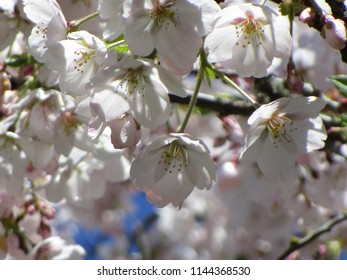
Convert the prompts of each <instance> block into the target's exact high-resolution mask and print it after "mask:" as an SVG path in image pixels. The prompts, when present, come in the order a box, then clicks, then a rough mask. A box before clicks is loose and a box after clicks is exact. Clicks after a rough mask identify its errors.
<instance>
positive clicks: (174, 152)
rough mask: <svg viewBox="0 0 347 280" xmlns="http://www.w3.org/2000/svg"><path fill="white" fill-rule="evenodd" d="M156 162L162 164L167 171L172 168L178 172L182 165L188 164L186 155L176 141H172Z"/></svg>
mask: <svg viewBox="0 0 347 280" xmlns="http://www.w3.org/2000/svg"><path fill="white" fill-rule="evenodd" d="M158 163H159V164H162V165H164V169H165V171H169V173H172V171H173V170H177V171H178V172H180V171H181V169H182V167H187V165H188V155H187V152H186V150H185V149H184V147H182V146H181V145H180V144H179V143H178V141H173V142H172V143H170V144H169V145H168V147H167V149H165V150H164V151H163V153H162V155H161V158H160V160H159V162H158Z"/></svg>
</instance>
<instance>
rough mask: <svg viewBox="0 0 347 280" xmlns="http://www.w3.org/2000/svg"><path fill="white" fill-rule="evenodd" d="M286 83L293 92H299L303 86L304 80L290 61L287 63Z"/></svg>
mask: <svg viewBox="0 0 347 280" xmlns="http://www.w3.org/2000/svg"><path fill="white" fill-rule="evenodd" d="M287 84H288V87H289V89H290V90H291V91H293V92H295V93H300V92H301V91H302V89H303V88H304V80H303V78H302V76H301V74H300V73H299V72H298V70H296V68H295V65H294V63H292V62H289V63H288V65H287Z"/></svg>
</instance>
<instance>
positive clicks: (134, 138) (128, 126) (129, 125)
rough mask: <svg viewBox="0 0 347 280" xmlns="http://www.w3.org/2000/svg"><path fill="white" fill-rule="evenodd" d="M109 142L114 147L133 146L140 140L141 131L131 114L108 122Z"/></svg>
mask: <svg viewBox="0 0 347 280" xmlns="http://www.w3.org/2000/svg"><path fill="white" fill-rule="evenodd" d="M109 125H110V128H111V131H112V132H111V142H112V144H113V147H114V148H115V149H124V148H129V149H131V148H134V147H135V146H136V144H137V143H138V142H139V141H140V138H141V131H140V129H139V127H138V125H137V124H136V122H135V120H134V118H133V117H132V116H131V115H126V116H124V117H122V118H120V119H115V120H113V121H111V122H110V124H109Z"/></svg>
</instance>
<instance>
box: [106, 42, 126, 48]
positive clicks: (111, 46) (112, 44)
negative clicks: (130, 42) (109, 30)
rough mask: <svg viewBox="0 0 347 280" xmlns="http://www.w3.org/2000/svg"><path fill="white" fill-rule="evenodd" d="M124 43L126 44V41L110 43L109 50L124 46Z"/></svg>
mask: <svg viewBox="0 0 347 280" xmlns="http://www.w3.org/2000/svg"><path fill="white" fill-rule="evenodd" d="M124 42H125V41H124V40H120V41H117V42H113V43H110V44H108V45H107V49H111V48H114V47H117V46H119V45H121V44H123V43H124Z"/></svg>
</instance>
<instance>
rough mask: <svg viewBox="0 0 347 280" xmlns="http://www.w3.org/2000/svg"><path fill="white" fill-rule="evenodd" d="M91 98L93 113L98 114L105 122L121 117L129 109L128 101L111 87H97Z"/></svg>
mask: <svg viewBox="0 0 347 280" xmlns="http://www.w3.org/2000/svg"><path fill="white" fill-rule="evenodd" d="M94 91H95V93H94V95H93V97H92V99H91V102H90V106H91V110H92V113H93V114H97V115H99V116H100V117H101V118H102V119H103V120H104V121H105V122H110V121H112V120H114V119H116V118H119V117H121V116H122V115H123V114H124V113H126V112H127V111H128V110H129V103H128V102H127V101H126V100H125V98H124V97H123V96H121V95H120V94H117V93H115V92H114V89H113V88H111V87H107V86H105V88H100V89H99V88H97V89H95V90H94Z"/></svg>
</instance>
